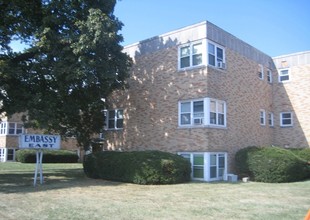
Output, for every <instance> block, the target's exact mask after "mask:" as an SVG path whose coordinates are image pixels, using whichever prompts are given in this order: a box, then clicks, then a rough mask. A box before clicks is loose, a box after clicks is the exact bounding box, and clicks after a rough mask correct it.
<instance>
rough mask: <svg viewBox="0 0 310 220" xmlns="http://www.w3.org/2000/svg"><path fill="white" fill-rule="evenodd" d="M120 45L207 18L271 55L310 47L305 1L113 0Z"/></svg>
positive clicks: (309, 2)
mask: <svg viewBox="0 0 310 220" xmlns="http://www.w3.org/2000/svg"><path fill="white" fill-rule="evenodd" d="M114 15H115V16H116V17H117V18H118V19H119V20H120V21H121V22H122V23H123V24H124V26H123V28H122V30H121V31H120V33H121V34H122V35H123V37H124V42H122V45H123V46H126V45H129V44H132V43H136V42H139V41H142V40H145V39H148V38H151V37H154V36H158V35H161V34H164V33H167V32H170V31H174V30H177V29H179V28H183V27H186V26H189V25H192V24H195V23H199V22H202V21H206V20H207V21H209V22H212V23H213V24H215V25H217V26H218V27H220V28H222V29H224V30H225V31H227V32H229V33H230V34H232V35H234V36H236V37H238V38H239V39H241V40H243V41H245V42H247V43H248V44H250V45H252V46H254V47H255V48H257V49H259V50H260V51H262V52H264V53H266V54H268V55H269V56H271V57H275V56H280V55H286V54H290V53H296V52H302V51H310V0H187V1H186V0H184V1H182V0H118V1H117V3H116V7H115V10H114Z"/></svg>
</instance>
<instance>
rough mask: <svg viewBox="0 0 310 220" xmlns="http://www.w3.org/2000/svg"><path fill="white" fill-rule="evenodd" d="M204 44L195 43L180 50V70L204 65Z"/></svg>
mask: <svg viewBox="0 0 310 220" xmlns="http://www.w3.org/2000/svg"><path fill="white" fill-rule="evenodd" d="M203 51H204V46H203V42H195V43H191V44H187V45H184V46H181V47H180V48H179V69H184V68H188V67H194V66H199V65H202V64H203V56H204V53H203Z"/></svg>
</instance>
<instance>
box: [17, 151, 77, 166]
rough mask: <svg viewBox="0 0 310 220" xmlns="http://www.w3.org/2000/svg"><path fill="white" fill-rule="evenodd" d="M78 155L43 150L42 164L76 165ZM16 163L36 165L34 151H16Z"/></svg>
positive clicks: (70, 152)
mask: <svg viewBox="0 0 310 220" xmlns="http://www.w3.org/2000/svg"><path fill="white" fill-rule="evenodd" d="M78 159H79V157H78V155H77V154H76V153H74V152H72V151H67V150H55V151H52V150H44V151H43V158H42V162H43V163H77V162H78ZM16 161H18V162H21V163H36V150H18V151H16Z"/></svg>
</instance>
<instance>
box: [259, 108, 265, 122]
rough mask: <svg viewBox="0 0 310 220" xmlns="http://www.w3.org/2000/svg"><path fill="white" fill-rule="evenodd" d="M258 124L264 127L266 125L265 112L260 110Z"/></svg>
mask: <svg viewBox="0 0 310 220" xmlns="http://www.w3.org/2000/svg"><path fill="white" fill-rule="evenodd" d="M260 124H261V125H265V124H266V112H265V110H263V109H261V110H260Z"/></svg>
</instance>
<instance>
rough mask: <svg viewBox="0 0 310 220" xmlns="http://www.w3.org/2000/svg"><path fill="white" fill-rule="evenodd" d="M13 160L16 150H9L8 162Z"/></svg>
mask: <svg viewBox="0 0 310 220" xmlns="http://www.w3.org/2000/svg"><path fill="white" fill-rule="evenodd" d="M13 159H14V149H8V155H7V160H13Z"/></svg>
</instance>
